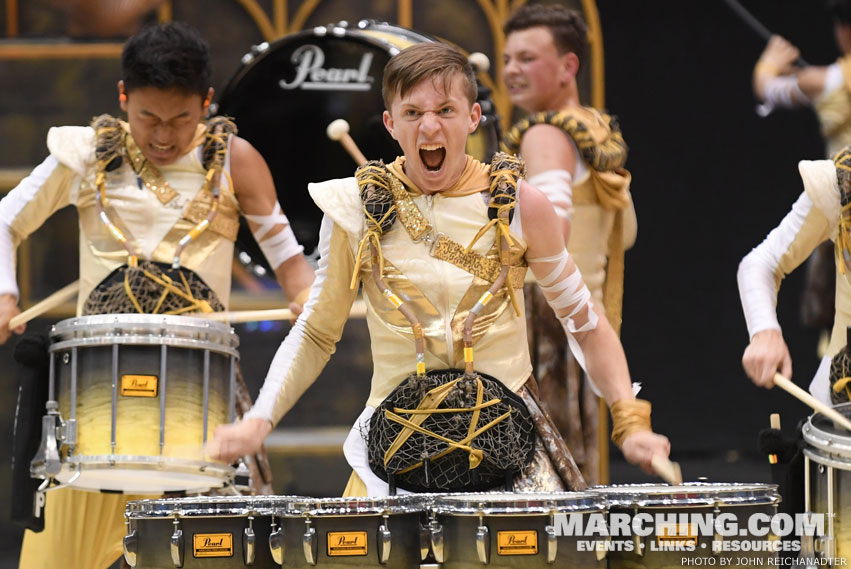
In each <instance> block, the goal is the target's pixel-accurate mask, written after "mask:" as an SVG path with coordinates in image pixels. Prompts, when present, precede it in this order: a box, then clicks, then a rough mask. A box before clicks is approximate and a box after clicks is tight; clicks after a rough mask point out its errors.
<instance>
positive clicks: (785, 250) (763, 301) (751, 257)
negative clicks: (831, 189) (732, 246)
mask: <svg viewBox="0 0 851 569" xmlns="http://www.w3.org/2000/svg"><path fill="white" fill-rule="evenodd" d="M818 213H819V212H818V210H816V209H815V208H814V206H813V202H812V200H811V199H810V198H809V196H808V195H807V194H806V193H802V194H801V196H800V197H799V198H798V200H797V201H796V202H795V203H794V205H793V206H792V210H791V211H790V212H789V213H788V214H786V217H784V218H783V221H781V222H780V225H778V226H777V227H775V228H774V229H773V230H772V231H771V233H769V234H768V236H767V237H766V238H765V240H764V241H763V242H762V243H760V244H759V245H758V246H757V247H755V248H754V249H753V250H752V251H751V252H750V253H748V254H747V255H746V256H745V257H744V259H742V262H741V263H740V264H739V271H738V274H737V279H738V283H739V296H740V298H741V301H742V308H743V310H744V313H745V321H746V322H747V326H748V333H749V335H750V337H751V338H753V336H754V334H756V333H757V332H761V331H763V330H780V323H779V322H778V321H777V288H778V286H779V281H780V279H782V278H783V277H784V276H785V275H786V274H787V273H788V272H790V271H791V269H792V268H794V267H795V266H797V265H798V264H800V263H801V262H803V260H804V259H806V257H807V256H809V254H810V253H811V252H812V251H813V249H814V248H815V247H816V246H817V245H818V244H819V243H821V242H822V241H823V240H824V238H825V232H824V230H819V231H816V232H811V231H806V230H805V227H806V224H807V220H808V219H810V218H811V217H812V216H813V214H818ZM816 217H818V218H819V219H820V220H824V217H823V216H821V215H817V216H816ZM824 225H825V227H826V226H827V224H826V221H825V222H824ZM793 245H794V248H793ZM792 255H794V256H792ZM787 256H789V259H788V263H783V260H784V257H787ZM787 264H788V266H786V265H787Z"/></svg>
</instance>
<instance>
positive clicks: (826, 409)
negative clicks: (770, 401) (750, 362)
mask: <svg viewBox="0 0 851 569" xmlns="http://www.w3.org/2000/svg"><path fill="white" fill-rule="evenodd" d="M774 384H775V385H776V386H778V387H779V388H781V389H782V390H784V391H786V392H787V393H789V394H790V395H792V396H793V397H796V398H797V399H798V400H799V401H801V402H802V403H804V404H805V405H809V406H810V407H812V408H813V409H815V410H816V411H817V412H819V413H821V414H822V415H824V416H825V417H827V418H828V419H831V420H832V421H833V422H835V423H838V424H839V425H841V426H842V427H843V428H845V429H847V430H849V431H851V421H849V420H848V418H847V417H845V416H843V415H841V414H840V413H839V412H838V411H835V410H834V409H833V408H831V407H830V406H829V405H826V404H824V403H822V402H821V401H819V400H818V399H816V398H815V397H813V396H812V395H810V394H809V393H807V392H806V391H804V390H803V389H801V388H800V387H798V386H797V385H795V384H794V383H792V381H791V380H790V379H789V378H787V377H783V376H782V375H780V372H777V373H775V374H774Z"/></svg>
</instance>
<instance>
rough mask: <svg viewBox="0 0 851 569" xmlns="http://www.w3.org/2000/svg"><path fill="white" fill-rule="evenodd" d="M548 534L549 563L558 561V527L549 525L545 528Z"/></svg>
mask: <svg viewBox="0 0 851 569" xmlns="http://www.w3.org/2000/svg"><path fill="white" fill-rule="evenodd" d="M544 531H545V532H546V534H547V563H550V564H552V563H555V562H556V554H558V538H557V537H556V528H555V527H553V526H552V525H548V526H547V527H545V528H544Z"/></svg>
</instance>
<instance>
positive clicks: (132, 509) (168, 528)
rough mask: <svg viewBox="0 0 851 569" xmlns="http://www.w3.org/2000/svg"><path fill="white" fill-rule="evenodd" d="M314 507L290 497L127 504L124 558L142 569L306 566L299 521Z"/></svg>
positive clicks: (133, 565) (301, 527) (159, 501)
mask: <svg viewBox="0 0 851 569" xmlns="http://www.w3.org/2000/svg"><path fill="white" fill-rule="evenodd" d="M313 507H314V500H313V499H311V498H300V497H295V496H227V497H195V498H179V499H164V500H142V501H137V502H130V503H128V504H127V510H126V512H125V518H126V520H127V536H126V537H125V538H124V558H125V559H126V561H127V563H129V564H130V566H131V567H141V568H146V569H149V568H158V569H171V568H174V567H184V568H186V569H195V568H201V569H225V568H232V567H245V566H251V567H257V568H258V569H266V568H273V567H280V566H281V564H282V563H283V565H284V567H305V566H306V565H305V563H304V556H303V555H302V553H301V547H300V544H301V541H302V539H303V533H304V522H303V516H304V515H305V513H306V512H308V511H310V510H311V509H312V508H313ZM296 546H298V547H296Z"/></svg>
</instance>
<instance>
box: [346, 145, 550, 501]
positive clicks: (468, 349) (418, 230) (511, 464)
mask: <svg viewBox="0 0 851 569" xmlns="http://www.w3.org/2000/svg"><path fill="white" fill-rule="evenodd" d="M524 170H525V167H524V164H523V162H522V161H521V160H520V159H519V158H516V157H514V156H511V155H509V154H503V153H498V154H496V155H495V156H494V158H493V161H492V162H491V166H490V201H489V203H488V217H489V220H490V221H488V223H486V224H485V225H484V226H483V227H482V228H481V229H480V230H479V232H478V233H477V234H476V236H475V237H474V238H473V240H472V242H471V243H470V244H469V245H468V246H467V247H464V246H463V245H460V244H458V243H456V242H454V241H452V240H451V239H449V238H448V237H447V236H446V235H443V234H440V233H439V234H436V235H435V234H434V230H433V229H432V227H431V226H430V225H429V223H428V221H427V220H426V218H425V217H424V216H423V214H422V212H421V211H420V210H419V208H418V207H417V206H416V204H415V203H414V202H413V200H412V199H411V197H410V196H409V195H408V193H407V191H406V190H405V188H404V187H403V186H402V183H401V182H400V181H399V180H398V179H397V178H396V177H395V176H393V175H392V174H391V173H390V172H389V170H388V169H387V167H386V166H385V165H384V163H383V162H380V161H371V162H368V163H366V164H365V165H364V166H362V167H360V168H359V169H358V170H357V172H356V174H355V176H356V178H357V182H358V187H359V189H360V197H361V201H362V203H363V212H364V216H365V219H366V233H365V234H364V236H363V238H362V239H361V241H360V244H359V246H358V250H357V255H356V258H355V270H354V274H353V275H352V288H354V287H356V286H357V279H358V275H359V272H360V266H361V260H362V258H363V255H364V250H365V249H366V248H367V247H368V248H369V251H370V255H371V260H372V263H371V273H372V278H373V280H374V282H375V283H376V285H377V286H378V289H379V290H380V291H382V293H383V295H384V297H385V298H387V300H388V301H389V302H390V303H392V304H393V306H394V307H396V309H397V310H399V312H401V313H402V314H403V315H404V316H405V317H406V319H407V320H408V321H409V322H410V324H411V328H412V331H413V335H414V344H415V349H416V371H415V372H414V373H412V374H411V375H409V376H408V377H407V378H406V379H405V380H403V381H402V383H401V384H400V385H399V386H397V387H396V388H395V389H394V390H393V391H392V392H391V393H390V395H388V396H387V398H386V399H385V400H384V401H383V402H382V403H381V404H380V405H379V406H378V408H377V409H376V410H375V413H374V414H373V415H372V418H371V419H370V424H369V432H368V433H367V434H366V435H365V438H366V442H367V451H368V459H369V465H370V468H371V469H372V470H373V471H374V472H375V473H376V475H378V476H379V477H380V478H381V479H382V480H384V481H386V482H387V483H388V484H389V486H390V493H391V494H395V491H396V488H397V487H399V488H403V489H405V490H410V491H414V492H434V491H459V490H467V491H476V490H486V489H491V488H494V487H496V486H500V485H503V484H505V485H506V486H508V487H511V480H512V479H513V478H514V476H515V475H517V474H518V473H519V472H520V471H521V470H522V469H523V468H524V467H525V466H526V465H528V464H529V463H530V462H531V460H532V455H533V453H534V449H535V426H534V423H533V421H532V419H531V417H530V414H529V411H528V409H527V408H526V405H525V404H524V403H523V401H522V400H521V398H520V397H519V396H517V395H516V394H514V393H512V392H511V390H509V389H508V388H507V387H506V386H505V385H504V384H503V383H502V382H500V381H499V380H498V379H496V378H494V377H491V376H489V375H486V374H483V373H479V372H476V371H475V369H474V365H473V363H474V362H473V323H474V322H475V319H476V317H477V316H478V314H479V313H480V312H481V311H482V310H483V309H484V307H485V305H487V304H488V303H489V302H490V301H491V300H492V299H493V297H494V295H495V294H498V293H500V292H501V290H502V288H503V287H505V288H506V289H507V294H508V296H509V298H510V299H511V303H512V305H513V307H514V310H515V312H516V314H517V315H518V316H519V315H520V310H519V307H518V306H517V300H516V298H515V296H514V290H513V282H514V280H515V279H514V278H511V277H514V276H515V275H514V273H516V271H517V270H518V269H519V270H520V271H525V267H512V266H511V264H510V256H509V248H510V247H511V245H513V243H514V242H513V239H512V237H511V235H510V233H509V230H508V226H509V223H510V221H511V218H512V215H513V210H514V205H515V203H516V195H517V182H518V179H519V178H521V177H522V176H523V174H524ZM397 219H398V220H399V221H400V222H401V223H402V225H403V226H404V228H405V229H406V231H407V232H408V234H409V235H410V237H411V239H412V240H413V241H414V242H420V241H426V243H430V244H431V247H432V255H434V256H435V257H437V258H438V259H441V260H443V261H446V262H450V263H452V264H455V265H456V266H458V267H460V268H462V269H465V270H467V271H468V272H470V273H473V274H474V275H476V276H478V277H481V278H484V279H486V280H487V281H488V282H491V283H492V285H491V287H490V288H489V289H488V290H487V291H486V292H485V293H484V294H483V295H482V296H481V298H480V299H479V300H478V302H477V303H476V305H475V306H474V307H473V308H472V309H471V310H470V313H469V315H468V316H467V319H466V320H465V322H464V329H463V341H464V363H465V368H464V369H463V370H457V369H444V370H430V371H427V370H426V367H425V337H424V333H423V328H422V325H421V324H420V322H419V321H418V320H417V317H416V315H415V314H414V312H413V310H412V309H411V308H410V307H409V306H407V305H406V303H405V300H403V299H402V298H400V297H399V296H398V295H397V294H396V293H395V292H393V290H392V289H391V288H390V286H389V285H388V284H387V283H386V282H385V281H384V279H383V273H384V258H383V256H382V252H381V237H382V236H383V235H384V234H385V233H387V232H388V231H389V230H390V229H391V228H392V226H393V224H394V222H395V221H396V220H397ZM491 228H495V229H496V243H495V245H496V249H497V251H498V254H499V260H496V259H490V258H487V257H484V256H482V255H479V254H478V253H475V252H473V251H471V248H472V247H473V245H474V244H475V243H476V241H478V240H479V239H480V238H481V237H482V236H484V234H485V233H486V232H488V230H490V229H491ZM473 267H475V268H473ZM521 282H522V279H521Z"/></svg>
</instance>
